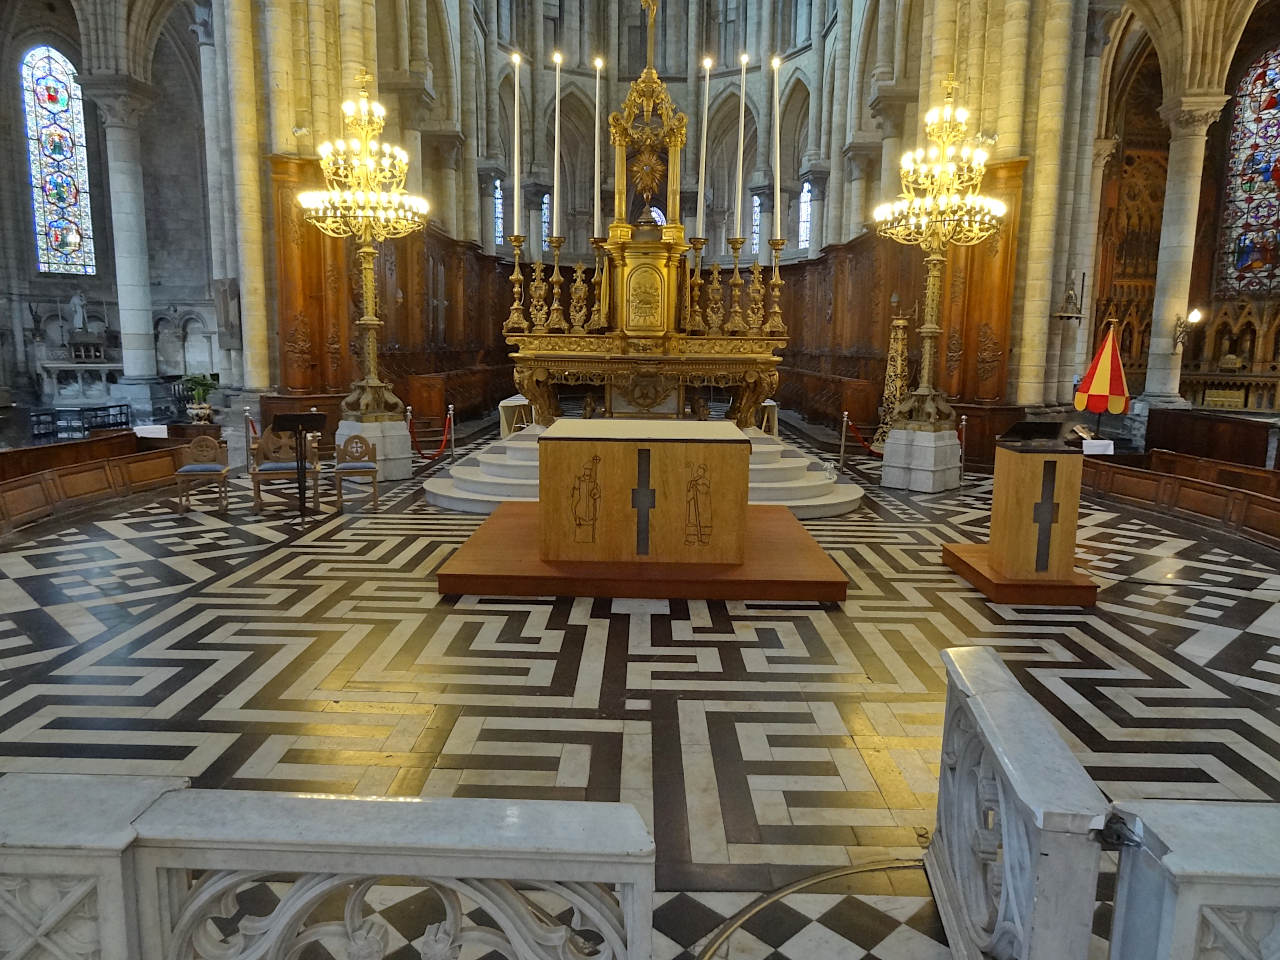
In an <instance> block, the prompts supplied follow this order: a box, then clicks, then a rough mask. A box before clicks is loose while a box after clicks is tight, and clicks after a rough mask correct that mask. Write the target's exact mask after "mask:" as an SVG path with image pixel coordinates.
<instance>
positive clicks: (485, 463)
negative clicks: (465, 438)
mask: <svg viewBox="0 0 1280 960" xmlns="http://www.w3.org/2000/svg"><path fill="white" fill-rule="evenodd" d="M473 459H474V460H475V461H476V466H478V467H479V468H480V469H481V470H482V471H483V472H484V473H487V474H488V475H489V476H492V477H514V478H515V479H517V480H537V479H538V461H537V460H536V459H534V460H517V459H515V458H514V457H509V456H507V455H506V454H502V453H478V454H476V455H475V457H474V458H473Z"/></svg>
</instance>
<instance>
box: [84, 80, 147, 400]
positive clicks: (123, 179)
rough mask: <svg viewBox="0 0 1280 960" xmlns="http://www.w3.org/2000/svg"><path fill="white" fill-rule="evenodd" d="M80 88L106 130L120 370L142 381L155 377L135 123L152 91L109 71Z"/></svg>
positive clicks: (143, 214)
mask: <svg viewBox="0 0 1280 960" xmlns="http://www.w3.org/2000/svg"><path fill="white" fill-rule="evenodd" d="M81 87H82V89H83V90H84V94H85V96H87V97H88V98H89V99H91V100H92V101H93V102H94V104H95V105H96V106H97V108H98V115H99V116H100V117H101V118H102V126H103V128H104V130H105V131H106V141H107V179H108V182H109V185H110V191H109V192H110V197H111V235H112V239H113V241H114V249H115V266H116V297H117V298H118V300H119V304H120V345H121V348H122V354H123V358H124V375H125V378H126V379H129V380H147V379H150V378H154V377H155V376H156V342H155V332H154V330H153V328H152V321H151V265H150V255H149V253H148V251H147V213H146V198H145V195H144V194H143V184H142V146H141V141H140V138H139V132H138V127H139V124H140V122H141V120H142V114H143V113H144V112H145V111H146V109H147V108H148V107H149V106H150V105H151V102H152V100H153V99H154V97H155V94H154V91H153V90H152V88H151V87H149V86H147V85H146V84H144V83H141V82H140V81H138V80H135V79H133V78H132V77H128V76H122V75H114V74H113V75H108V76H102V75H90V76H86V77H82V78H81Z"/></svg>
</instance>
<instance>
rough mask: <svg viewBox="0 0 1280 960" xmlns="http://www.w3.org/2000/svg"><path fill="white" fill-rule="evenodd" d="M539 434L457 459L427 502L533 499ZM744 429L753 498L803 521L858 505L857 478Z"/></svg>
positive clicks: (466, 504)
mask: <svg viewBox="0 0 1280 960" xmlns="http://www.w3.org/2000/svg"><path fill="white" fill-rule="evenodd" d="M541 433H542V429H541V428H539V427H528V428H526V429H524V430H521V431H519V432H518V433H514V434H512V435H511V436H510V437H508V438H507V439H506V440H495V441H494V442H493V443H491V444H489V446H487V447H485V448H484V449H483V450H481V451H479V452H478V453H475V454H472V455H471V456H468V457H464V458H463V459H462V460H460V461H458V463H456V464H455V465H454V466H453V467H452V468H451V469H450V470H449V472H448V474H447V475H446V474H440V475H437V476H434V477H431V478H429V479H428V480H426V481H425V482H424V483H423V485H422V486H423V489H424V491H425V492H426V500H427V502H428V503H431V504H434V505H436V506H439V507H444V508H446V509H449V510H457V511H459V512H462V513H492V512H493V510H494V509H495V508H496V507H497V505H498V504H499V503H503V502H506V501H516V502H531V501H536V500H537V499H538V437H539V436H540V435H541ZM746 433H747V435H748V436H749V437H750V438H751V466H750V488H749V492H748V497H749V501H750V502H751V503H762V504H764V503H768V504H777V505H780V506H785V507H789V508H790V509H791V512H792V513H794V514H795V515H796V516H797V517H799V518H801V519H804V520H807V519H815V518H818V517H834V516H839V515H840V514H843V513H848V512H849V511H851V510H856V509H857V508H858V507H859V506H860V505H861V503H862V496H863V490H862V488H861V487H860V486H858V485H857V484H856V483H850V482H848V481H844V480H841V481H837V480H835V479H832V478H831V477H830V476H828V474H827V471H826V469H825V468H824V466H823V465H822V464H821V463H820V462H819V461H817V460H815V459H813V458H811V457H808V456H806V455H805V454H804V453H802V452H801V451H800V450H799V449H797V448H796V447H794V446H792V445H791V444H789V443H786V442H785V441H782V440H779V439H777V438H776V437H771V436H769V435H768V434H765V433H763V432H761V431H759V430H756V429H754V428H753V429H749V430H747V431H746Z"/></svg>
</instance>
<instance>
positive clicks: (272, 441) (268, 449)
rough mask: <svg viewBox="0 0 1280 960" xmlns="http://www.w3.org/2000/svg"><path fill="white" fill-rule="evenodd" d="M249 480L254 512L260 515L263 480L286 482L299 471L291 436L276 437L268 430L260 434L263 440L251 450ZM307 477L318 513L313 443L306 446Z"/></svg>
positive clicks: (316, 459)
mask: <svg viewBox="0 0 1280 960" xmlns="http://www.w3.org/2000/svg"><path fill="white" fill-rule="evenodd" d="M250 460H251V462H250V465H249V477H250V479H252V480H253V512H254V513H261V512H262V489H261V486H260V484H261V483H262V480H263V478H264V477H265V478H266V479H268V480H289V479H292V478H293V477H294V476H295V475H296V474H297V471H298V452H297V445H296V443H295V442H294V438H293V434H292V433H276V432H275V431H274V430H272V429H271V428H270V427H268V428H267V429H265V430H263V431H262V436H260V437H259V438H258V442H257V443H256V444H254V446H253V452H252V455H251V457H250ZM304 470H305V471H306V475H307V477H309V478H310V480H311V498H312V500H313V501H314V502H315V507H316V509H317V510H318V509H320V451H319V450H318V449H317V448H316V445H315V444H314V443H312V444H308V450H307V459H306V462H305V464H304Z"/></svg>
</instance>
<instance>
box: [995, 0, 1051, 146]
mask: <svg viewBox="0 0 1280 960" xmlns="http://www.w3.org/2000/svg"><path fill="white" fill-rule="evenodd" d="M1030 26H1031V3H1030V0H1006V2H1005V5H1004V31H1003V34H1002V36H1001V42H1000V86H999V102H1000V106H999V113H998V114H997V116H996V137H997V138H998V139H997V140H996V147H995V159H997V160H1008V159H1010V158H1012V157H1016V156H1019V155H1020V154H1021V153H1022V119H1023V113H1024V112H1025V110H1024V105H1025V101H1026V95H1027V94H1026V90H1027V34H1028V31H1029V29H1030ZM1044 51H1045V55H1046V57H1047V56H1052V55H1053V54H1054V51H1053V48H1052V47H1050V45H1049V39H1048V34H1047V33H1046V35H1045V44H1044ZM1040 102H1041V103H1043V102H1044V97H1043V96H1041V98H1040ZM1041 142H1043V141H1041Z"/></svg>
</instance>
